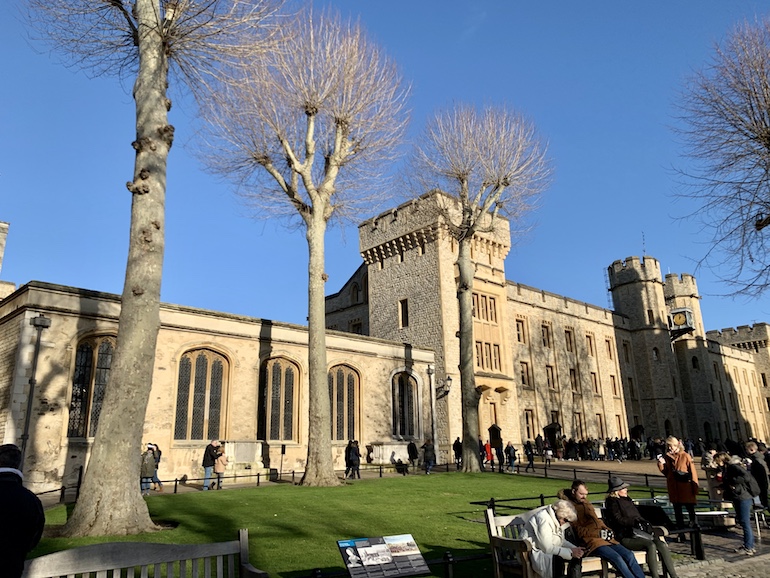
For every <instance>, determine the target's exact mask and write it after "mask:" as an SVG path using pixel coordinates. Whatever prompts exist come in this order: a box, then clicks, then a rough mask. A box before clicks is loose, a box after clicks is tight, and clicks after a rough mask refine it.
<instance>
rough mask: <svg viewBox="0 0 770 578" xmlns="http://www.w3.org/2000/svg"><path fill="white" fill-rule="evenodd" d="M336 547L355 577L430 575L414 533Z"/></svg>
mask: <svg viewBox="0 0 770 578" xmlns="http://www.w3.org/2000/svg"><path fill="white" fill-rule="evenodd" d="M337 546H339V549H340V554H342V559H343V560H344V561H345V566H347V569H348V573H349V574H350V576H351V577H352V578H373V577H381V576H423V575H425V574H430V569H429V568H428V565H427V564H426V563H425V559H424V558H423V557H422V554H421V553H420V549H419V548H418V547H417V543H416V542H415V541H414V538H412V535H411V534H400V535H398V536H383V537H380V538H354V539H352V540H339V541H338V542H337Z"/></svg>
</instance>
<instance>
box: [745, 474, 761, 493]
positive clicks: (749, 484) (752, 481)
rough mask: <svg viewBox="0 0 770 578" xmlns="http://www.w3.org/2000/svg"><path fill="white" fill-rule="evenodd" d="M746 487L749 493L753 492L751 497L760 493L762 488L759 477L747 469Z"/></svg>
mask: <svg viewBox="0 0 770 578" xmlns="http://www.w3.org/2000/svg"><path fill="white" fill-rule="evenodd" d="M746 489H747V490H748V491H749V494H751V497H756V496H758V495H759V492H760V489H759V484H758V483H757V479H756V478H755V477H754V476H753V475H751V472H749V471H746Z"/></svg>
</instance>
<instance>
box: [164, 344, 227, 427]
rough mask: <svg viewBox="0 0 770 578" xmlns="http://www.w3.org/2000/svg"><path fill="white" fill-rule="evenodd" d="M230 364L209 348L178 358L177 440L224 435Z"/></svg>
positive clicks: (175, 425) (175, 424)
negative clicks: (223, 417)
mask: <svg viewBox="0 0 770 578" xmlns="http://www.w3.org/2000/svg"><path fill="white" fill-rule="evenodd" d="M228 374H229V364H228V362H227V360H226V359H225V357H224V356H223V355H221V354H219V353H216V352H215V351H211V350H209V349H196V350H193V351H188V352H187V353H185V354H184V355H182V358H181V359H180V360H179V375H178V377H177V389H176V418H175V421H174V439H175V440H204V439H209V440H213V439H219V438H220V437H222V435H223V433H224V432H223V425H224V424H223V421H224V420H223V419H222V416H224V415H225V399H226V391H227V389H226V386H227V379H228Z"/></svg>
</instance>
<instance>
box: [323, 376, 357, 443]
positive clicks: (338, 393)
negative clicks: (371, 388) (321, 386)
mask: <svg viewBox="0 0 770 578" xmlns="http://www.w3.org/2000/svg"><path fill="white" fill-rule="evenodd" d="M359 383H360V379H359V377H358V373H357V372H356V371H355V370H353V369H352V368H350V367H348V366H347V365H338V366H336V367H332V368H331V370H329V401H330V402H331V413H332V439H333V440H354V439H358V437H359V436H358V434H357V433H356V425H357V421H358V420H357V415H358V400H359V393H358V389H359Z"/></svg>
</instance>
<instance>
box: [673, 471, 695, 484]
mask: <svg viewBox="0 0 770 578" xmlns="http://www.w3.org/2000/svg"><path fill="white" fill-rule="evenodd" d="M674 479H675V480H676V481H677V482H692V473H691V472H690V470H674Z"/></svg>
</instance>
